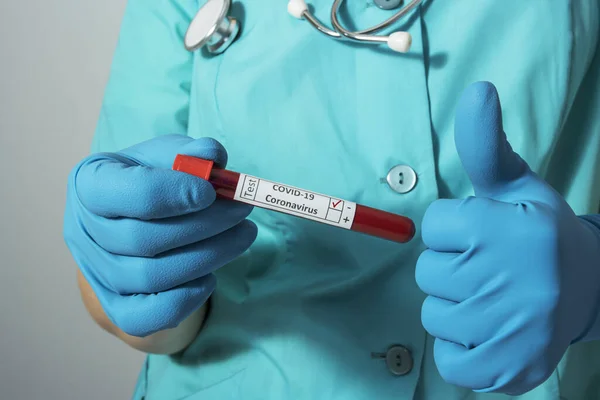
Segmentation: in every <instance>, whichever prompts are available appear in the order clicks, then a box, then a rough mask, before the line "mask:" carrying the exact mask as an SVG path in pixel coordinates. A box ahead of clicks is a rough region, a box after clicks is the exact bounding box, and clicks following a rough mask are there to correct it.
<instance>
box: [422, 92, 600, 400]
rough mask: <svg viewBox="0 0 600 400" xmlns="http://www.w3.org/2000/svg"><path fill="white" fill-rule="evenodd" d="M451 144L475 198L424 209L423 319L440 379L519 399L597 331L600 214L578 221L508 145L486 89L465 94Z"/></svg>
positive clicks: (491, 95) (496, 104) (496, 102)
mask: <svg viewBox="0 0 600 400" xmlns="http://www.w3.org/2000/svg"><path fill="white" fill-rule="evenodd" d="M455 142H456V149H457V151H458V154H459V157H460V159H461V161H462V163H463V166H464V168H465V170H466V172H467V174H468V176H469V178H470V180H471V182H472V184H473V187H474V190H475V196H474V197H469V198H467V199H464V200H438V201H436V202H434V203H433V204H432V205H431V206H430V207H429V209H428V210H427V212H426V214H425V217H424V219H423V224H422V236H423V241H424V243H425V244H426V245H427V247H428V249H427V250H426V251H425V252H423V254H422V255H421V257H420V258H419V261H418V263H417V269H416V280H417V284H418V285H419V287H420V288H421V289H422V290H423V291H424V292H425V293H427V294H428V295H429V296H428V297H427V299H426V300H425V302H424V304H423V308H422V322H423V326H424V327H425V329H426V330H427V331H428V332H429V333H430V334H431V335H432V336H434V337H435V338H436V340H435V346H434V357H435V361H436V365H437V367H438V370H439V372H440V374H441V376H442V377H443V378H444V379H445V380H446V381H448V382H449V383H452V384H456V385H459V386H463V387H467V388H470V389H473V390H475V391H478V392H502V393H506V394H512V395H518V394H522V393H524V392H527V391H529V390H531V389H533V388H535V387H536V386H538V385H540V384H541V383H543V382H544V381H545V380H546V379H547V378H548V377H549V376H550V375H551V374H552V372H553V371H554V369H555V367H556V366H557V365H558V363H559V361H560V359H561V358H562V356H563V354H564V352H565V351H566V349H567V348H568V346H569V345H570V344H571V343H573V342H576V341H580V340H590V339H598V338H599V337H600V334H599V331H600V329H599V328H598V322H597V319H598V312H599V305H600V218H598V216H589V217H577V216H576V215H575V214H574V212H573V211H572V210H571V208H570V207H569V205H568V204H567V203H566V202H565V200H564V199H563V198H562V197H561V196H560V195H559V194H558V193H557V192H555V191H554V190H553V189H552V188H551V187H550V186H549V185H548V184H547V183H546V182H544V181H543V180H542V179H541V178H539V177H538V176H537V175H536V174H535V173H534V172H532V171H531V169H530V168H529V166H528V165H527V164H526V162H525V161H524V160H523V159H522V158H521V157H519V155H517V154H516V153H515V152H513V150H512V148H511V146H510V144H509V143H508V141H507V139H506V135H505V133H504V131H503V127H502V112H501V108H500V103H499V100H498V94H497V92H496V90H495V88H494V87H493V86H492V85H491V84H488V83H476V84H473V85H472V86H471V87H469V88H468V89H467V90H466V91H465V93H464V95H463V97H462V98H461V100H460V102H459V105H458V109H457V115H456V126H455Z"/></svg>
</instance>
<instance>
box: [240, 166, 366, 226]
mask: <svg viewBox="0 0 600 400" xmlns="http://www.w3.org/2000/svg"><path fill="white" fill-rule="evenodd" d="M234 199H235V200H238V201H241V202H244V203H248V204H252V205H256V206H259V207H262V208H268V209H270V210H274V211H279V212H282V213H285V214H290V215H295V216H298V217H303V218H308V219H312V220H315V221H319V222H323V223H326V224H329V225H335V226H338V227H340V228H346V229H350V228H352V223H353V221H354V214H355V213H356V203H353V202H350V201H346V200H342V199H337V198H332V197H329V196H325V195H323V194H320V193H315V192H309V191H307V190H304V189H299V188H296V187H293V186H288V185H283V184H281V183H277V182H271V181H267V180H265V179H260V178H256V177H254V176H250V175H246V174H240V179H239V181H238V185H237V187H236V190H235V196H234Z"/></svg>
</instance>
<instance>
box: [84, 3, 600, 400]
mask: <svg viewBox="0 0 600 400" xmlns="http://www.w3.org/2000/svg"><path fill="white" fill-rule="evenodd" d="M312 4H313V6H314V12H315V15H316V16H317V17H319V18H321V19H322V20H324V21H327V20H328V15H329V11H330V7H331V1H330V0H326V1H322V0H316V1H314V2H313V3H312ZM200 6H201V3H199V2H197V1H194V0H181V1H175V0H161V1H158V0H143V1H142V0H130V1H129V2H128V5H127V7H126V11H125V16H124V20H123V24H122V30H121V33H120V38H119V41H118V46H117V49H116V54H115V58H114V61H113V65H112V69H111V74H110V80H109V83H108V86H107V91H106V94H105V98H104V103H103V106H102V111H101V117H100V121H99V124H98V127H97V131H96V135H95V138H94V145H93V150H94V151H117V150H120V149H122V148H125V147H127V146H130V145H133V144H136V143H138V142H141V141H144V140H147V139H149V138H150V137H153V136H158V135H163V134H167V133H179V134H186V135H190V136H192V137H202V136H210V137H213V138H215V139H217V140H219V141H220V142H221V143H223V145H224V146H225V148H226V149H227V151H228V154H229V164H228V168H229V169H232V170H236V171H240V172H245V173H248V174H252V175H256V176H260V177H262V178H265V179H270V180H274V181H280V182H284V183H286V184H289V185H294V186H299V187H303V188H306V189H309V190H313V191H316V192H321V193H327V194H330V195H333V196H339V197H342V198H345V199H348V200H352V201H356V202H359V203H362V204H365V205H369V206H372V207H377V208H381V209H384V210H387V211H391V212H394V213H398V214H402V215H407V216H409V217H411V218H412V219H414V220H415V222H416V223H417V225H419V223H420V221H421V219H422V216H423V214H424V212H425V210H426V208H427V206H428V205H429V204H430V203H432V202H433V201H434V200H436V199H438V198H440V197H452V198H463V197H466V196H469V195H471V194H472V187H471V184H470V182H469V180H468V178H467V176H466V174H465V172H464V171H463V168H462V166H461V164H460V161H459V158H458V156H457V154H456V150H455V147H454V142H453V116H454V108H455V104H456V101H457V100H458V98H459V96H460V94H461V92H462V90H464V89H465V88H466V87H467V86H468V85H469V84H470V83H472V82H475V81H480V80H486V81H491V82H492V83H494V85H496V87H497V88H498V91H499V94H500V98H501V100H502V103H503V109H504V119H505V130H506V132H507V134H508V139H509V141H510V142H511V144H512V145H513V147H514V149H515V150H516V151H517V152H518V153H519V154H521V155H522V157H523V158H524V159H525V160H526V161H527V162H528V163H529V165H530V166H531V167H532V168H533V169H534V170H535V171H536V172H538V173H539V174H540V175H541V176H542V177H544V178H545V179H546V180H547V181H548V182H549V183H550V184H552V185H553V186H554V187H555V188H556V189H557V190H558V191H559V192H560V193H561V194H562V195H563V196H564V197H565V198H566V200H567V201H568V202H569V204H570V205H571V207H572V208H573V209H574V211H575V212H576V213H577V214H586V213H597V212H598V205H599V204H600V182H599V177H600V174H598V170H599V168H600V165H599V162H600V113H599V110H600V90H598V87H599V86H600V85H599V82H600V81H599V77H598V71H599V70H600V59H599V54H598V36H599V34H598V32H599V26H600V23H599V19H600V18H599V14H600V10H599V8H600V5H599V3H598V1H597V0H573V1H568V0H530V1H517V0H512V1H508V2H506V1H481V0H460V1H446V0H432V1H431V0H430V1H425V2H424V3H423V4H422V5H421V6H419V7H418V8H417V9H416V10H415V12H413V13H412V14H411V15H410V16H409V17H408V18H407V19H406V20H405V21H404V22H403V28H405V29H407V30H408V31H409V32H410V33H411V34H412V37H413V46H412V49H411V51H410V53H409V54H398V53H392V52H389V51H387V50H386V49H385V48H384V47H372V46H360V45H352V44H349V43H347V42H341V41H336V40H331V39H329V38H327V37H325V36H324V35H321V34H319V33H317V32H316V31H315V30H314V29H313V28H312V27H310V26H309V25H308V24H307V23H306V22H305V21H298V20H296V19H294V18H292V17H290V16H289V15H288V14H287V12H286V5H285V2H282V1H275V0H259V1H257V2H256V1H245V0H242V1H241V2H239V3H238V4H235V5H234V7H233V11H232V12H233V14H234V15H236V16H237V17H239V18H240V20H241V21H242V24H243V30H242V33H241V36H240V38H239V39H238V41H237V42H235V43H234V44H233V45H232V46H231V47H230V48H229V49H228V50H227V51H226V52H225V53H223V54H221V55H219V56H214V57H211V56H208V55H207V54H205V52H203V51H198V52H194V53H190V52H187V51H186V50H185V49H184V47H183V36H184V34H185V31H186V29H187V27H188V24H189V22H190V20H191V18H192V17H193V16H194V14H195V13H196V12H197V10H198V8H199V7H200ZM347 8H348V9H347V15H348V17H349V19H350V20H351V21H352V23H353V24H354V25H355V26H356V27H358V28H362V27H367V26H371V25H373V24H376V23H379V22H381V21H382V20H383V19H385V18H386V17H388V16H389V15H390V13H391V12H393V10H392V11H385V10H381V9H379V8H377V7H376V6H374V4H373V3H372V1H371V0H365V1H349V2H348V4H347ZM399 165H402V166H404V167H403V168H404V171H408V172H412V171H414V172H415V175H416V177H417V179H416V180H411V179H406V180H403V181H401V180H400V179H399V176H395V175H394V171H395V170H394V167H397V166H399ZM389 171H392V173H391V174H392V175H391V176H390V181H391V183H390V182H388V179H387V178H388V172H389ZM405 176H410V174H409V173H408V174H406V175H405ZM251 219H252V220H253V221H254V222H255V223H256V224H257V225H258V228H259V236H258V239H257V241H256V242H255V244H254V245H253V246H252V247H251V249H250V250H249V251H248V252H247V253H245V254H244V255H243V256H242V257H240V258H239V259H237V260H236V261H234V262H232V263H231V264H229V265H227V266H226V267H224V268H222V269H221V270H219V271H218V272H217V277H218V287H217V290H216V292H215V293H214V295H213V296H212V299H211V307H212V308H211V313H210V317H209V318H208V320H207V323H206V325H205V326H204V328H203V329H202V331H201V332H200V333H199V335H198V337H197V339H196V340H195V341H194V342H193V343H192V344H191V346H190V347H189V348H188V349H187V350H185V351H184V352H183V353H181V354H178V355H175V356H163V355H149V356H148V357H147V359H146V361H145V363H144V366H143V369H142V371H141V373H140V375H139V381H138V383H137V387H136V389H135V394H134V396H133V397H134V398H135V399H145V400H175V399H177V400H184V399H185V400H205V399H207V400H229V399H232V400H233V399H236V400H238V399H242V400H284V399H285V400H287V399H290V400H365V399H366V400H373V399H377V400H379V399H381V400H383V399H392V400H395V399H397V400H408V399H415V400H420V399H435V400H459V399H477V400H492V399H507V398H509V397H508V396H505V395H499V394H482V393H472V392H471V391H470V390H467V389H463V388H459V387H455V386H452V385H449V384H447V383H445V382H444V381H443V380H442V379H441V377H440V375H439V374H438V372H437V370H436V367H435V364H434V360H433V353H432V344H433V340H432V338H431V337H430V336H428V334H427V333H426V332H425V331H424V329H423V327H422V325H421V321H420V308H421V304H422V302H423V300H424V298H425V295H424V294H423V293H422V292H421V291H420V290H419V289H418V287H417V285H416V283H415V278H414V269H415V262H416V260H417V257H418V256H419V254H420V253H421V251H423V249H424V245H423V244H422V242H421V240H420V237H419V232H417V236H416V238H415V239H414V240H412V241H411V242H410V243H408V244H396V243H391V242H387V241H384V240H380V239H377V238H372V237H368V236H364V235H360V234H357V233H353V232H350V231H345V230H341V229H337V228H334V227H330V226H327V225H323V224H317V223H314V222H310V221H306V220H301V219H297V218H294V217H292V216H288V215H284V214H279V213H274V212H271V211H265V210H261V209H255V210H254V211H253V213H252V215H251ZM514 357H515V359H518V357H519V354H514ZM490 362H494V360H490ZM599 382H600V344H599V343H581V344H577V345H575V346H572V347H571V349H570V350H569V351H568V353H567V354H566V355H565V357H564V359H563V361H562V362H561V364H560V366H559V368H558V369H557V371H556V372H555V373H554V374H553V375H552V376H551V377H550V378H549V379H548V380H547V381H546V382H545V383H544V384H542V385H541V386H539V387H538V388H536V389H535V390H533V391H531V392H529V393H527V394H525V395H522V396H520V397H518V398H519V399H523V400H559V399H569V400H576V399H590V400H593V399H600V383H599Z"/></svg>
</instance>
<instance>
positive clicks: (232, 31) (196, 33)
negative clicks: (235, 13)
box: [185, 0, 240, 54]
mask: <svg viewBox="0 0 600 400" xmlns="http://www.w3.org/2000/svg"><path fill="white" fill-rule="evenodd" d="M230 6H231V0H208V1H207V2H206V3H205V4H204V5H203V6H202V7H201V8H200V9H199V10H198V13H197V14H196V16H195V17H194V19H193V20H192V22H191V23H190V26H189V27H188V30H187V32H186V34H185V48H186V49H187V50H189V51H194V50H197V49H199V48H201V47H206V50H208V52H209V53H212V54H220V53H222V52H224V51H225V50H226V49H227V48H228V47H229V46H230V45H231V43H233V41H235V39H236V37H237V35H238V33H239V31H240V25H239V23H238V21H237V20H236V19H235V18H232V17H230V16H228V15H227V14H228V13H229V7H230Z"/></svg>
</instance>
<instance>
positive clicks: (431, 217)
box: [421, 199, 471, 252]
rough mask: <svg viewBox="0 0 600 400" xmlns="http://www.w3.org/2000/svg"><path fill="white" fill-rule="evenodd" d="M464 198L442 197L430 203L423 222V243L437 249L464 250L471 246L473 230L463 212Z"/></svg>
mask: <svg viewBox="0 0 600 400" xmlns="http://www.w3.org/2000/svg"><path fill="white" fill-rule="evenodd" d="M463 202H464V201H463V200H454V199H452V200H451V199H440V200H436V201H434V202H433V203H431V204H430V205H429V207H428V208H427V210H426V211H425V215H424V216H423V221H422V223H421V235H422V238H423V243H425V245H426V246H427V247H428V248H430V249H432V250H435V251H440V252H463V251H465V250H467V249H468V248H469V243H470V238H471V232H470V227H469V224H468V219H467V216H466V215H465V213H464V212H461V205H462V204H463Z"/></svg>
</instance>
